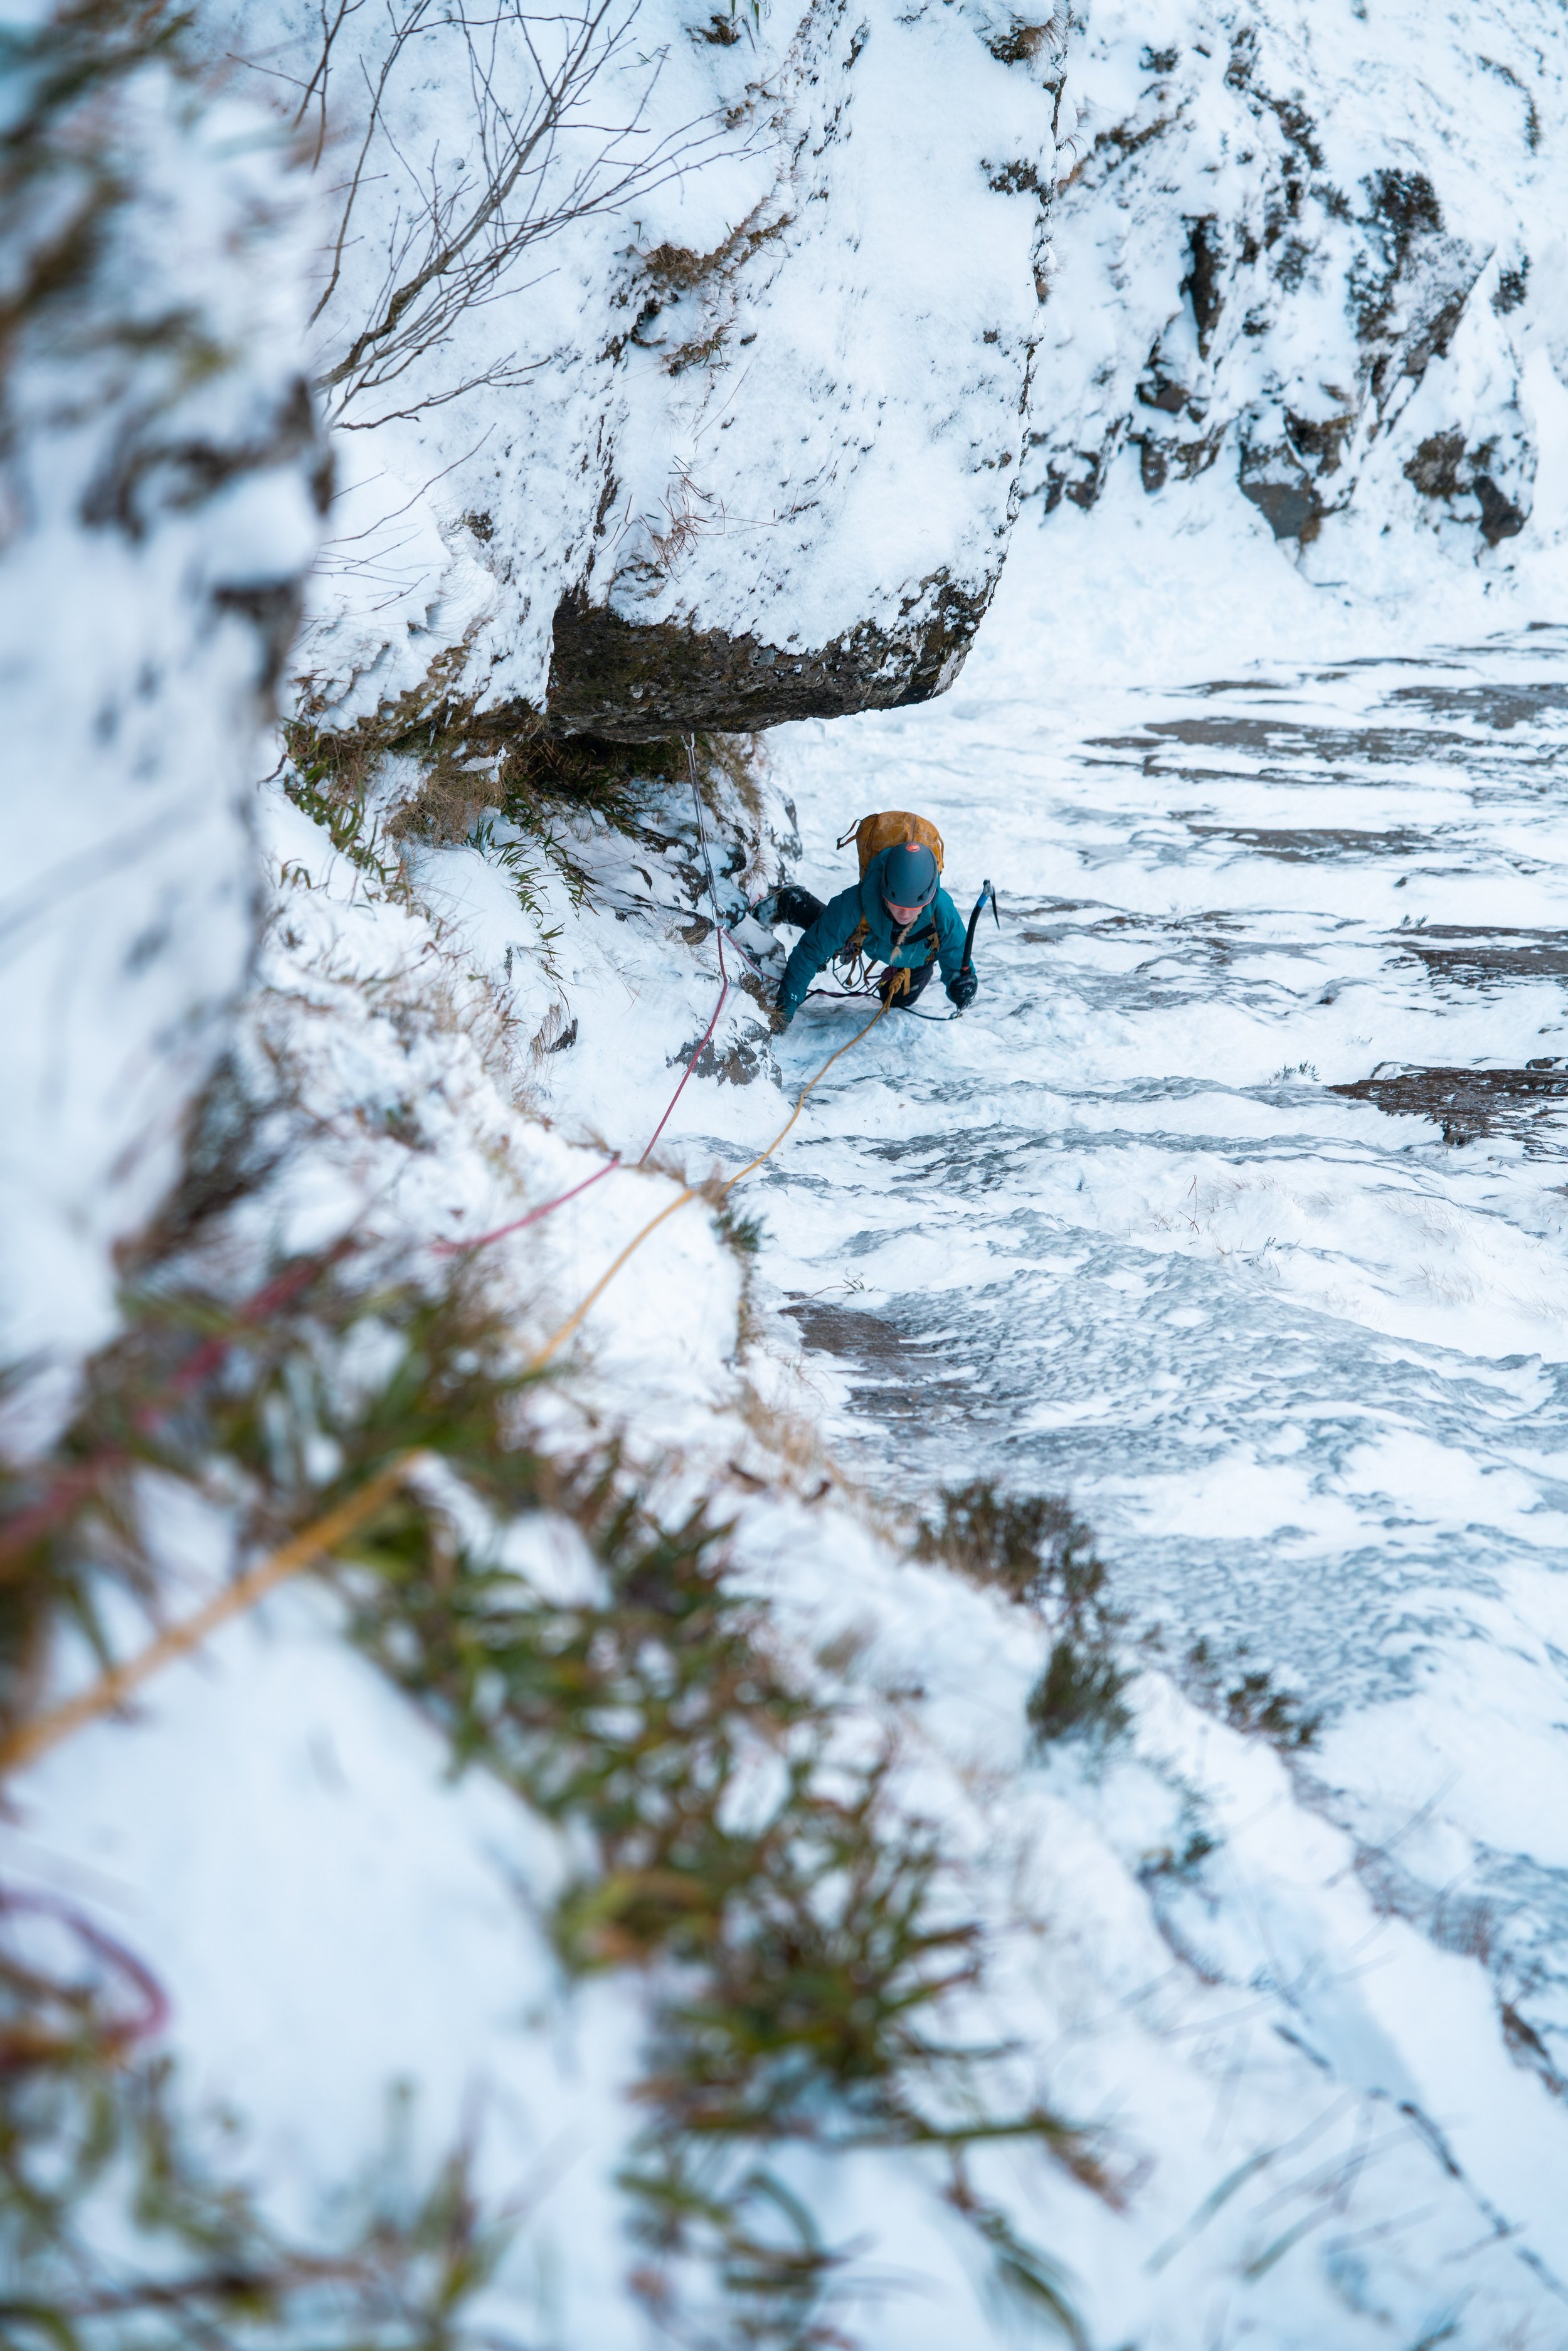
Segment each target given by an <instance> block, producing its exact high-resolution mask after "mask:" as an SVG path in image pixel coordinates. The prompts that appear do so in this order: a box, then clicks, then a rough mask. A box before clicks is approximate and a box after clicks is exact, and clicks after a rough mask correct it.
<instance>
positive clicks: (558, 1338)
mask: <svg viewBox="0 0 1568 2351" xmlns="http://www.w3.org/2000/svg"><path fill="white" fill-rule="evenodd" d="M887 1009H888V1007H887V1005H885V1004H884V1005H883V1006H882V1008H881V1009H880V1010H879V1011H877V1012H875V1013H873V1016H872V1018H871V1019H869V1020H868V1021H867V1022H866V1024H865V1027H864V1028H863V1029H856V1031H855V1033H854V1035H853V1036H852V1037H851V1038H849V1039H847V1040H846V1041H845V1042H844V1043H843V1044H841V1046H840V1047H839V1050H838V1051H837V1052H836V1053H830V1054H829V1055H828V1058H827V1060H826V1061H824V1062H823V1063H822V1066H821V1069H820V1070H819V1071H817V1074H816V1076H815V1077H814V1078H812V1079H811V1080H810V1083H809V1084H807V1085H804V1086H802V1087H801V1089H800V1094H799V1096H798V1098H797V1100H796V1103H795V1107H794V1109H793V1110H792V1111H791V1112H790V1113H789V1117H788V1118H787V1119H786V1120H785V1122H784V1123H783V1125H782V1126H781V1127H780V1128H779V1132H778V1134H776V1135H775V1136H774V1138H773V1140H772V1142H771V1143H770V1144H768V1148H767V1150H766V1151H759V1152H758V1155H757V1157H756V1158H755V1159H752V1160H748V1161H747V1165H745V1166H744V1167H743V1168H742V1169H741V1170H740V1173H739V1175H731V1176H729V1177H727V1179H726V1181H725V1184H724V1186H723V1187H722V1188H723V1189H724V1190H725V1191H727V1192H731V1191H733V1190H734V1188H735V1186H737V1184H738V1183H740V1182H741V1180H742V1179H743V1178H744V1177H745V1176H747V1175H751V1174H752V1173H753V1172H754V1171H755V1170H756V1169H757V1168H758V1167H760V1166H761V1165H762V1163H763V1161H764V1160H765V1159H771V1158H772V1156H773V1154H774V1153H775V1152H776V1151H777V1150H778V1148H779V1144H781V1143H782V1142H783V1140H784V1137H785V1136H786V1135H787V1134H789V1129H790V1128H791V1127H792V1126H793V1125H794V1123H795V1121H796V1120H797V1119H798V1118H799V1117H800V1113H801V1111H802V1110H803V1109H804V1107H805V1102H806V1096H807V1095H808V1094H809V1093H810V1091H811V1088H812V1087H813V1086H816V1085H819V1084H820V1083H821V1081H822V1079H824V1078H825V1077H826V1076H827V1074H828V1071H830V1070H831V1068H832V1066H833V1063H834V1062H835V1061H838V1060H839V1059H840V1057H841V1055H842V1054H845V1053H847V1052H848V1051H849V1050H850V1047H851V1046H852V1045H858V1044H859V1043H860V1040H861V1039H862V1037H869V1036H870V1034H871V1032H872V1030H873V1029H874V1028H875V1027H876V1024H877V1022H878V1021H879V1020H880V1019H882V1016H883V1012H885V1011H886V1010H887ZM700 1189H701V1186H699V1185H696V1184H688V1185H687V1186H686V1188H685V1191H684V1192H683V1193H681V1194H680V1196H679V1197H678V1198H676V1199H674V1200H672V1201H671V1202H670V1204H669V1206H668V1207H665V1208H661V1209H660V1211H659V1213H658V1215H657V1216H656V1217H650V1218H649V1220H648V1222H647V1223H646V1224H645V1225H644V1226H643V1229H642V1231H641V1232H640V1233H634V1234H633V1235H632V1238H631V1239H630V1240H629V1241H628V1242H627V1244H626V1246H625V1248H624V1249H622V1252H621V1254H620V1256H619V1257H618V1258H617V1259H616V1260H615V1262H614V1264H613V1265H612V1266H610V1267H608V1268H607V1269H606V1270H605V1271H604V1272H603V1273H601V1275H600V1277H599V1279H598V1280H597V1281H596V1282H595V1283H594V1285H593V1287H592V1289H591V1290H590V1291H589V1293H588V1295H587V1297H586V1298H585V1299H583V1300H582V1301H581V1303H580V1305H578V1306H575V1307H574V1308H573V1309H572V1311H571V1312H570V1314H569V1315H568V1316H567V1318H566V1321H565V1322H563V1323H562V1324H561V1326H560V1329H559V1331H552V1332H551V1333H550V1335H549V1338H548V1339H547V1340H546V1341H545V1343H544V1345H543V1346H542V1347H540V1348H539V1349H538V1352H537V1353H534V1354H532V1355H530V1356H529V1357H528V1369H529V1371H530V1372H537V1371H538V1368H539V1366H540V1365H541V1364H548V1363H549V1359H550V1357H551V1356H552V1355H553V1354H554V1353H555V1352H556V1349H557V1348H558V1347H559V1346H560V1345H561V1344H562V1343H564V1342H565V1341H566V1340H568V1339H570V1336H571V1334H572V1332H574V1331H575V1330H576V1329H577V1327H578V1324H579V1323H580V1322H581V1321H582V1318H583V1316H584V1315H585V1314H586V1313H587V1311H588V1310H589V1308H590V1307H591V1305H592V1304H593V1301H594V1300H595V1299H596V1298H598V1297H600V1296H601V1295H602V1293H603V1292H604V1291H605V1290H607V1289H608V1288H609V1286H610V1284H611V1283H612V1281H613V1280H614V1279H615V1277H616V1275H617V1274H618V1273H619V1272H620V1270H621V1269H622V1266H623V1265H624V1264H625V1262H626V1260H627V1259H628V1258H629V1257H632V1255H634V1253H635V1252H636V1251H637V1250H638V1249H641V1248H642V1246H643V1242H644V1241H645V1240H646V1239H647V1238H648V1236H649V1234H650V1233H652V1232H656V1231H657V1230H658V1228H659V1227H660V1226H661V1225H662V1224H663V1223H664V1218H665V1217H673V1216H674V1213H675V1210H676V1209H677V1208H679V1207H685V1203H686V1202H687V1201H688V1200H695V1197H696V1196H697V1193H698V1192H699V1190H700Z"/></svg>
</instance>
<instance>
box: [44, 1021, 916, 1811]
mask: <svg viewBox="0 0 1568 2351" xmlns="http://www.w3.org/2000/svg"><path fill="white" fill-rule="evenodd" d="M891 1002H892V999H891V998H890V999H889V1002H888V1003H887V1004H883V1006H882V1007H881V1008H879V1009H878V1010H877V1011H876V1012H875V1013H873V1016H872V1018H871V1019H869V1020H868V1021H867V1022H866V1025H865V1027H864V1028H863V1029H857V1030H856V1031H855V1034H854V1035H853V1036H852V1037H851V1038H849V1039H848V1040H846V1041H845V1042H844V1043H843V1044H841V1046H840V1047H839V1049H838V1050H837V1052H833V1053H830V1054H829V1056H828V1058H827V1060H826V1061H824V1062H823V1063H822V1066H821V1069H820V1070H819V1071H817V1074H816V1076H815V1077H814V1078H812V1079H811V1080H810V1081H809V1082H808V1083H807V1084H806V1085H804V1086H802V1087H801V1089H800V1094H799V1096H798V1098H797V1100H796V1103H795V1107H794V1109H793V1110H792V1111H791V1112H790V1113H789V1117H788V1118H787V1119H786V1120H785V1122H784V1123H783V1125H782V1126H781V1127H780V1128H779V1132H778V1134H776V1135H775V1136H774V1138H773V1140H772V1142H771V1143H770V1144H768V1148H767V1150H766V1151H759V1152H758V1155H757V1157H756V1158H755V1159H752V1160H748V1161H747V1165H745V1166H744V1167H743V1168H741V1170H740V1171H739V1174H738V1175H731V1176H729V1177H728V1178H727V1181H726V1183H725V1185H724V1187H723V1188H724V1189H725V1191H727V1192H731V1191H733V1190H734V1188H735V1186H737V1184H739V1183H741V1182H742V1181H743V1180H744V1179H745V1177H747V1175H752V1174H754V1173H755V1171H756V1170H757V1169H758V1167H760V1166H761V1165H762V1164H763V1162H764V1161H765V1160H768V1159H771V1158H772V1156H773V1154H774V1153H775V1152H776V1151H777V1150H778V1148H779V1144H781V1143H782V1142H783V1140H784V1137H785V1136H786V1135H787V1134H789V1129H790V1128H791V1127H792V1126H793V1125H794V1123H795V1121H796V1120H797V1119H798V1118H799V1117H800V1113H801V1111H802V1110H803V1109H804V1108H805V1104H806V1097H807V1095H808V1094H809V1093H810V1092H811V1091H812V1089H813V1088H814V1087H815V1086H817V1085H819V1084H820V1083H821V1081H822V1079H823V1078H825V1077H826V1076H827V1074H828V1071H830V1070H831V1068H832V1066H833V1063H834V1062H835V1061H839V1060H841V1058H842V1056H843V1055H844V1054H845V1053H847V1052H848V1051H849V1050H850V1048H851V1046H852V1045H858V1044H859V1043H860V1041H861V1039H862V1037H869V1036H870V1034H871V1032H872V1030H873V1029H874V1028H875V1027H876V1024H877V1022H878V1021H879V1020H880V1019H882V1017H883V1013H885V1012H887V1011H888V1010H889V1009H890V1007H891ZM699 1188H700V1187H699V1186H697V1185H695V1184H688V1185H687V1186H686V1188H685V1191H684V1192H681V1193H679V1194H678V1195H677V1196H676V1197H675V1198H674V1199H673V1200H672V1201H671V1202H670V1203H669V1205H668V1206H667V1207H663V1208H661V1209H660V1211H659V1213H658V1215H657V1216H656V1217H650V1218H649V1220H648V1222H647V1223H646V1224H645V1225H644V1226H643V1229H642V1231H641V1232H640V1233H635V1234H633V1236H632V1238H631V1239H630V1240H629V1241H628V1242H627V1244H626V1246H625V1248H624V1249H622V1252H621V1254H620V1256H619V1257H618V1258H616V1259H615V1260H614V1262H613V1264H612V1265H610V1266H609V1267H607V1268H606V1270H605V1271H604V1272H603V1273H601V1275H600V1277H599V1280H597V1281H596V1282H595V1283H594V1285H593V1287H592V1289H591V1290H590V1291H589V1293H588V1295H587V1297H586V1298H584V1299H583V1300H582V1301H580V1304H579V1305H577V1306H576V1307H574V1308H573V1310H572V1311H571V1312H570V1314H569V1315H568V1316H567V1318H566V1321H565V1322H563V1323H562V1324H561V1326H560V1328H559V1331H556V1332H552V1333H551V1335H550V1337H549V1338H548V1339H547V1340H546V1341H545V1343H544V1345H543V1346H542V1347H540V1348H538V1350H537V1352H536V1353H534V1354H532V1355H531V1356H530V1357H529V1358H528V1370H529V1371H530V1372H532V1371H537V1370H538V1368H539V1366H540V1365H541V1364H548V1363H549V1359H550V1357H551V1356H552V1355H553V1354H554V1353H555V1352H556V1350H557V1348H558V1347H559V1346H561V1345H562V1344H563V1343H564V1342H565V1341H566V1340H568V1339H570V1336H571V1334H572V1332H574V1331H575V1330H576V1329H577V1327H578V1325H579V1324H580V1322H581V1321H582V1318H583V1316H584V1315H585V1314H586V1313H587V1312H588V1311H589V1308H590V1307H591V1305H592V1304H593V1302H594V1301H595V1299H596V1298H599V1297H601V1295H602V1293H603V1292H604V1291H605V1290H607V1289H608V1288H609V1286H610V1284H611V1283H612V1281H613V1280H614V1279H615V1277H616V1275H617V1274H618V1273H619V1272H620V1270H621V1269H622V1266H623V1265H624V1264H625V1263H626V1260H627V1259H628V1258H630V1257H632V1256H633V1255H634V1254H635V1253H636V1251H637V1250H638V1249H641V1248H642V1246H643V1242H644V1241H645V1240H646V1239H647V1238H648V1236H649V1235H650V1233H653V1232H656V1231H657V1230H658V1228H659V1227H660V1226H661V1225H662V1224H663V1223H664V1219H665V1217H673V1216H674V1213H675V1210H676V1209H677V1208H680V1207H685V1204H686V1202H687V1201H688V1200H692V1199H695V1197H696V1195H697V1192H698V1190H699ZM418 1458H419V1456H418V1455H417V1454H414V1453H405V1454H402V1456H401V1457H400V1458H398V1459H397V1460H396V1461H393V1462H392V1463H391V1464H390V1465H389V1466H388V1468H385V1469H381V1470H378V1471H377V1473H376V1475H375V1476H374V1477H373V1478H371V1479H369V1480H368V1482H367V1483H366V1484H365V1485H363V1486H361V1488H360V1489H359V1491H358V1492H357V1493H354V1494H350V1495H349V1496H348V1497H347V1498H346V1499H344V1500H343V1501H341V1502H339V1503H337V1504H336V1505H335V1507H334V1508H333V1509H331V1510H325V1511H323V1512H322V1514H321V1516H320V1517H319V1519H317V1520H313V1521H312V1523H311V1524H310V1525H309V1526H308V1527H306V1528H304V1529H303V1530H302V1531H301V1532H300V1533H298V1534H297V1535H294V1536H291V1537H290V1539H289V1541H287V1542H286V1543H283V1544H281V1545H280V1546H279V1547H278V1549H277V1551H275V1552H269V1553H268V1554H267V1558H266V1559H264V1560H262V1561H261V1562H259V1563H258V1564H257V1565H256V1566H255V1567H253V1568H250V1569H249V1570H247V1572H246V1573H245V1574H244V1575H242V1576H240V1577H238V1578H237V1579H236V1580H235V1582H234V1583H230V1584H227V1585H225V1588H224V1590H223V1591H222V1592H220V1593H218V1594H217V1595H216V1597H215V1598H214V1599H212V1600H209V1601H208V1602H207V1604H206V1605H205V1607H204V1608H198V1609H197V1611H196V1613H195V1614H194V1615H193V1616H187V1617H186V1618H185V1619H184V1620H183V1623H181V1624H178V1625H170V1627H169V1629H168V1631H167V1632H165V1633H161V1634H160V1635H159V1636H158V1638H157V1639H156V1640H155V1641H152V1642H151V1643H149V1645H148V1646H147V1647H146V1648H145V1649H143V1650H142V1651H141V1655H140V1656H135V1657H132V1658H131V1659H130V1661H129V1662H128V1663H127V1664H125V1665H123V1666H111V1667H110V1669H109V1671H108V1672H107V1673H105V1674H102V1675H100V1676H99V1679H98V1680H97V1681H96V1682H94V1683H92V1684H91V1686H90V1687H89V1688H87V1689H85V1690H82V1691H81V1692H80V1693H79V1694H78V1696H77V1697H76V1698H69V1699H68V1700H67V1702H66V1704H65V1705H64V1706H57V1707H55V1708H51V1710H50V1711H49V1712H48V1713H47V1714H41V1715H39V1716H37V1719H35V1720H33V1721H32V1722H26V1723H24V1724H23V1725H22V1727H21V1728H20V1729H18V1730H15V1731H13V1732H12V1734H11V1736H10V1738H9V1739H7V1740H3V1741H0V1779H4V1777H5V1774H6V1773H7V1772H10V1771H20V1770H22V1769H23V1768H24V1767H25V1766H26V1765H27V1764H29V1763H36V1762H37V1760H38V1758H39V1757H40V1756H41V1755H44V1754H47V1751H48V1750H49V1749H50V1748H51V1747H57V1745H58V1744H59V1742H60V1740H62V1739H68V1738H69V1737H70V1734H71V1733H72V1731H73V1730H79V1729H81V1728H82V1726H83V1725H84V1724H85V1723H89V1722H91V1721H93V1720H95V1719H96V1718H97V1717H98V1716H99V1715H102V1714H108V1713H110V1711H111V1710H112V1708H115V1707H117V1706H119V1705H120V1703H121V1701H122V1700H123V1699H125V1698H128V1697H129V1696H130V1694H131V1691H132V1690H134V1689H139V1688H140V1687H141V1684H142V1683H143V1682H144V1681H147V1680H149V1679H151V1677H152V1675H154V1674H155V1673H157V1672H158V1671H159V1670H160V1668H161V1667H163V1666H166V1665H170V1664H172V1662H173V1660H174V1659H175V1658H176V1657H183V1656H188V1655H189V1654H190V1652H191V1651H192V1650H193V1649H195V1648H199V1647H200V1646H201V1644H202V1643H203V1642H204V1641H205V1640H206V1639H207V1638H208V1637H209V1636H210V1635H212V1634H214V1633H215V1632H216V1631H217V1630H218V1628H219V1626H220V1625H226V1624H228V1623H229V1622H230V1620H231V1619H232V1618H233V1617H235V1616H240V1615H243V1614H244V1613H245V1611H246V1609H247V1608H254V1607H255V1606H256V1602H257V1601H258V1600H264V1599H265V1598H266V1596H267V1593H269V1592H274V1591H276V1590H277V1586H278V1585H279V1584H280V1583H287V1580H288V1578H289V1577H290V1576H291V1575H298V1573H299V1571H300V1569H301V1568H305V1567H308V1566H309V1565H310V1562H312V1560H314V1559H318V1558H319V1557H320V1555H321V1554H322V1553H323V1552H329V1551H330V1550H331V1549H332V1547H333V1545H334V1544H335V1543H340V1542H341V1541H342V1540H343V1537H344V1536H345V1535H349V1534H352V1533H353V1532H354V1531H355V1529H356V1528H357V1527H361V1526H363V1525H364V1523H365V1520H367V1519H369V1518H371V1517H373V1516H374V1514H375V1512H376V1511H377V1510H379V1509H380V1508H381V1506H382V1502H384V1501H385V1500H386V1499H387V1498H388V1496H389V1495H391V1494H392V1493H393V1492H395V1491H396V1489H397V1488H398V1487H399V1486H400V1485H401V1484H402V1480H403V1479H405V1478H406V1477H407V1475H408V1473H409V1471H410V1469H411V1468H413V1465H414V1463H415V1462H416V1461H417V1460H418Z"/></svg>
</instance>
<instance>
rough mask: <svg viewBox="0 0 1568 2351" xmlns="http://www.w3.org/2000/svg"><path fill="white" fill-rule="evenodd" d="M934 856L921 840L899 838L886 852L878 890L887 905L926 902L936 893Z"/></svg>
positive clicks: (918, 904) (915, 904) (927, 903)
mask: <svg viewBox="0 0 1568 2351" xmlns="http://www.w3.org/2000/svg"><path fill="white" fill-rule="evenodd" d="M936 883H937V871H936V858H935V857H933V855H932V854H931V852H930V851H929V850H928V849H927V848H926V846H925V842H924V841H899V842H897V843H896V844H895V846H894V848H892V849H890V850H889V851H888V852H887V862H886V864H885V865H883V869H882V894H883V902H884V904H887V905H889V906H916V907H918V906H928V905H929V904H931V901H932V899H933V898H935V896H936Z"/></svg>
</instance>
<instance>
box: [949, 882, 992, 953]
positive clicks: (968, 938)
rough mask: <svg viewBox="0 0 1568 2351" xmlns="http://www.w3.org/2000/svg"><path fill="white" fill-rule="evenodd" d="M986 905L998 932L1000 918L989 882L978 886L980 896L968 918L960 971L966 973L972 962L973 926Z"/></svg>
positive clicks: (973, 947) (973, 950)
mask: <svg viewBox="0 0 1568 2351" xmlns="http://www.w3.org/2000/svg"><path fill="white" fill-rule="evenodd" d="M988 904H989V906H990V909H991V919H992V921H993V922H994V923H995V924H996V926H997V928H998V931H999V930H1000V929H1001V927H1002V918H1001V916H1000V915H999V914H998V912H997V893H996V892H995V891H994V890H993V889H992V887H991V885H990V883H989V882H983V883H981V884H980V894H979V896H978V897H977V899H976V901H975V911H974V913H973V914H971V915H970V917H969V928H968V931H967V934H966V935H965V939H964V960H963V962H962V963H961V964H960V965H959V966H958V968H959V970H960V971H967V970H968V968H969V966H970V964H971V963H972V962H973V961H974V956H975V925H977V923H978V921H979V919H980V916H981V915H982V914H984V913H985V911H986V907H987V905H988Z"/></svg>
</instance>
